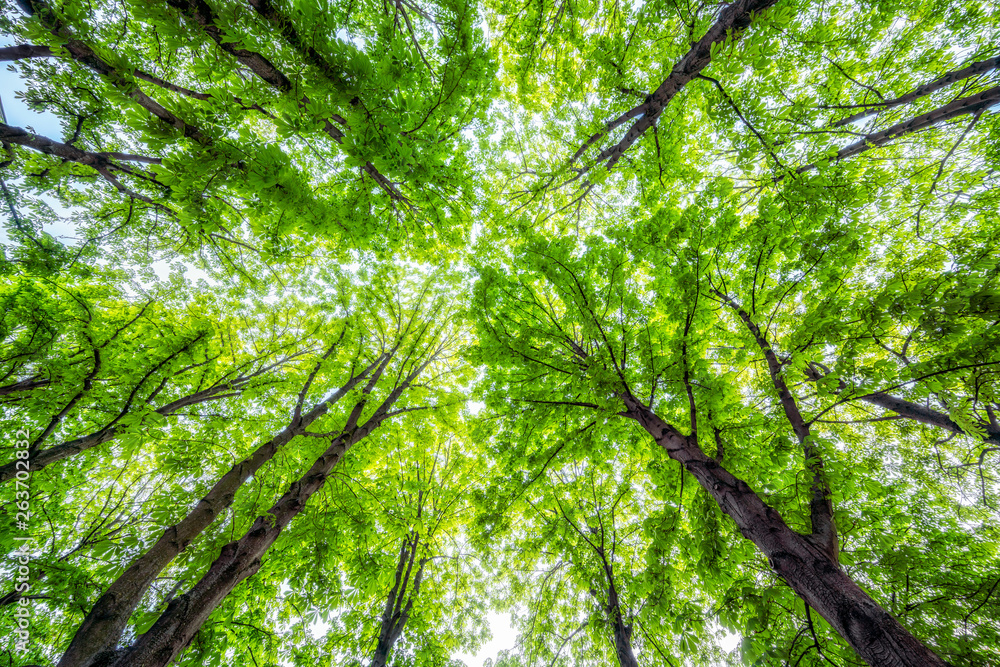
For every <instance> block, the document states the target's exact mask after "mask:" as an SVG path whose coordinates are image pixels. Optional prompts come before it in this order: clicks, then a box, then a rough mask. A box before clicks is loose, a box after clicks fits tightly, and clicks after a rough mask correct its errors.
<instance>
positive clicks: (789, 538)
mask: <svg viewBox="0 0 1000 667" xmlns="http://www.w3.org/2000/svg"><path fill="white" fill-rule="evenodd" d="M624 400H625V407H626V415H627V416H628V417H630V418H631V419H634V420H636V421H637V422H638V423H639V424H640V425H642V427H643V428H645V429H646V431H647V432H648V433H649V434H650V435H651V436H653V438H654V440H656V442H657V444H659V445H660V446H661V447H663V449H664V450H665V451H666V452H667V454H668V455H669V456H670V457H671V458H672V459H674V460H676V461H679V462H680V463H681V464H682V465H683V466H684V468H685V469H686V470H687V471H688V472H690V473H691V474H692V475H694V477H695V479H697V480H698V482H699V484H701V486H702V488H704V489H705V490H706V491H707V492H708V493H709V494H710V495H711V496H712V497H713V498H714V499H715V501H716V502H717V503H718V504H719V507H720V508H722V510H723V511H724V512H725V513H726V514H728V515H729V516H730V517H731V518H732V519H733V520H734V521H735V522H736V525H737V527H738V528H739V530H740V532H741V533H742V534H743V536H744V537H746V538H747V539H749V540H750V541H752V542H753V543H754V544H755V545H756V546H757V547H758V548H759V549H760V550H761V552H762V553H763V554H764V555H765V556H767V558H768V562H769V563H770V564H771V567H772V568H773V569H774V571H775V572H776V573H777V574H778V575H779V576H780V577H781V578H782V579H784V580H785V581H786V582H787V583H788V585H789V586H791V587H792V589H793V590H794V591H795V592H796V593H797V594H798V595H799V596H800V597H801V598H802V599H803V600H805V602H806V604H808V605H809V606H810V607H812V608H813V609H815V610H816V611H817V612H819V613H820V615H822V616H823V618H825V619H826V620H827V621H828V622H829V623H830V625H831V626H833V628H834V629H835V630H836V631H837V632H838V633H840V635H841V636H842V637H843V638H844V639H845V640H846V641H847V642H848V643H849V644H850V645H851V647H852V648H853V649H854V650H855V651H857V653H858V655H859V656H861V658H862V659H863V660H865V661H866V662H867V663H868V664H869V665H872V666H873V667H947V663H946V662H944V661H943V660H941V658H939V657H938V656H937V655H935V654H934V653H933V652H932V651H931V650H930V649H928V648H927V647H926V646H924V645H923V644H922V643H921V642H920V640H918V639H917V638H915V637H914V636H913V635H911V634H910V633H909V632H907V631H906V629H905V628H904V627H903V626H902V625H900V623H899V621H897V620H896V619H895V618H894V617H893V616H892V615H891V614H889V613H888V612H886V611H885V610H884V609H882V608H881V607H879V606H878V604H876V603H875V601H874V600H872V599H871V597H869V596H868V594H867V593H865V592H864V591H863V590H861V588H859V587H858V585H857V584H856V583H854V581H853V580H852V579H851V578H850V577H849V576H848V575H847V574H846V573H845V572H844V571H843V570H841V569H840V568H839V567H838V566H837V564H836V563H835V562H833V561H832V560H831V559H830V557H829V556H828V555H827V554H826V552H825V551H824V550H823V549H821V548H818V547H817V546H815V545H813V544H812V543H811V542H810V541H809V540H807V539H806V537H805V536H803V535H800V534H799V533H797V532H795V531H794V530H792V529H791V528H789V527H788V525H787V524H785V522H784V520H783V519H782V518H781V515H779V514H778V513H777V512H776V511H775V510H774V509H773V508H771V507H769V506H768V505H767V504H766V503H765V502H764V501H763V500H761V499H760V497H759V496H758V495H757V494H756V493H755V492H754V491H753V490H752V489H751V488H750V487H749V486H748V485H747V483H746V482H744V481H743V480H740V479H737V478H736V477H734V476H733V475H732V474H730V473H729V472H728V471H727V470H726V469H725V468H723V467H721V466H720V465H719V464H718V463H717V462H716V461H715V460H714V459H711V458H709V457H708V456H707V455H706V454H705V453H704V452H702V451H701V449H700V447H699V446H698V444H697V442H696V441H695V439H694V438H693V437H689V436H684V435H682V434H681V433H680V432H679V431H677V430H676V429H675V428H673V427H672V426H670V425H669V424H667V423H666V422H664V421H663V420H662V419H660V418H659V417H657V416H656V415H655V414H654V413H653V412H652V411H651V410H650V409H649V408H647V407H646V406H645V405H643V404H641V403H640V402H639V401H638V400H636V399H635V398H633V397H632V396H626V397H625V399H624Z"/></svg>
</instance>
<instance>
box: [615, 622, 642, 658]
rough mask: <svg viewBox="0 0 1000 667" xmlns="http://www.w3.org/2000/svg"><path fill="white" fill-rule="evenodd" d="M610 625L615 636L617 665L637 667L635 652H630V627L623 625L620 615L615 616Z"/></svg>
mask: <svg viewBox="0 0 1000 667" xmlns="http://www.w3.org/2000/svg"><path fill="white" fill-rule="evenodd" d="M611 625H612V630H613V631H614V635H615V655H617V656H618V664H619V665H621V667H639V663H638V662H636V659H635V652H634V651H632V626H631V625H625V622H624V621H623V620H622V616H621V613H618V614H617V616H616V618H615V619H614V620H613V622H612V624H611Z"/></svg>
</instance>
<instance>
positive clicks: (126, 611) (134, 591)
mask: <svg viewBox="0 0 1000 667" xmlns="http://www.w3.org/2000/svg"><path fill="white" fill-rule="evenodd" d="M383 360H384V359H383V358H379V360H377V361H376V362H375V363H373V364H371V365H370V366H368V368H366V369H364V370H363V371H362V372H361V373H359V374H358V375H355V376H354V377H352V378H351V380H350V381H349V382H348V383H346V384H345V385H344V386H343V387H341V388H340V389H338V390H337V391H336V392H334V393H333V394H331V395H330V396H328V397H326V398H325V399H324V400H323V401H321V402H320V403H318V404H317V405H316V406H315V407H314V408H313V409H312V410H310V411H309V412H308V413H306V414H305V415H302V417H301V419H298V420H293V422H292V423H291V424H290V425H289V426H288V427H287V428H285V429H284V430H283V431H281V433H279V434H278V435H276V436H275V437H274V438H272V439H271V440H268V441H267V442H265V443H264V444H262V445H261V446H260V447H258V448H257V449H256V450H255V451H254V452H253V454H251V455H250V456H249V457H247V458H246V459H244V460H243V461H240V462H239V463H237V464H236V465H235V466H233V467H232V468H231V469H230V470H229V472H227V473H226V474H225V475H223V476H222V478H221V479H220V480H219V481H218V482H216V484H215V486H213V487H212V489H211V490H210V491H209V492H208V494H207V495H205V497H204V498H202V499H201V500H200V501H199V502H198V504H197V505H196V506H195V508H194V509H193V510H191V511H190V512H189V513H188V515H187V516H186V517H184V519H183V520H182V521H181V522H180V523H177V524H175V525H173V526H170V527H169V528H167V529H166V530H165V531H164V532H163V535H162V536H161V537H160V539H159V540H158V541H157V542H156V544H154V545H153V546H152V547H151V548H150V549H149V551H147V552H146V553H145V554H143V555H142V556H141V557H140V558H139V559H138V560H137V561H135V562H134V563H133V564H132V565H131V566H130V567H129V569H128V570H126V571H125V572H124V573H123V574H122V575H121V576H120V577H118V579H116V580H115V582H114V583H113V584H111V586H109V587H108V589H107V590H106V591H105V592H104V594H103V595H101V597H100V598H99V599H98V600H97V602H96V603H95V604H94V606H93V607H92V608H91V610H90V613H89V614H88V615H87V617H86V619H84V621H83V624H82V625H81V626H80V628H79V629H78V630H77V632H76V635H75V636H74V637H73V641H72V642H71V643H70V645H69V648H68V649H66V653H65V654H64V655H63V657H62V659H61V660H60V661H59V663H58V667H86V666H88V665H92V664H95V662H99V658H100V656H102V655H107V654H108V652H110V651H112V650H113V649H114V647H115V645H116V644H117V642H118V640H119V638H120V637H121V634H122V631H123V630H124V629H125V626H126V625H127V624H128V619H129V617H130V616H131V615H132V612H133V611H135V609H136V607H138V605H139V602H140V601H141V599H142V596H143V595H144V594H145V592H146V590H147V589H148V588H149V586H150V585H151V584H152V583H153V580H154V579H156V577H157V575H159V573H160V572H161V571H162V570H163V568H165V567H166V566H167V565H168V564H169V563H170V562H171V561H172V560H173V559H174V558H175V557H176V556H177V555H178V554H179V553H181V552H182V551H183V550H184V549H185V548H187V546H188V545H189V544H190V543H191V542H192V541H193V540H194V539H195V538H196V537H197V536H198V535H200V534H201V533H202V531H204V530H205V529H206V528H207V527H208V526H210V525H211V524H212V523H213V522H214V521H215V519H216V518H218V516H219V515H220V514H222V512H223V511H224V510H225V509H226V508H227V507H229V505H231V504H232V502H233V500H234V499H235V497H236V492H237V491H238V490H239V488H240V487H241V486H242V485H243V483H244V482H245V481H246V480H247V479H248V478H249V477H250V476H251V475H254V474H255V473H256V472H257V471H258V470H260V468H261V467H262V466H263V465H264V464H265V463H267V462H268V461H270V460H271V459H272V458H273V457H274V455H275V454H276V453H277V452H278V450H279V449H280V448H281V447H282V446H283V445H285V444H286V443H287V442H289V441H290V440H291V439H292V438H294V437H295V436H297V435H299V434H300V433H302V432H303V431H305V430H306V428H308V427H309V425H310V424H312V423H313V422H315V421H316V420H317V419H318V418H320V417H321V416H323V415H324V414H326V413H327V412H328V410H329V408H330V406H331V405H333V404H334V403H336V402H337V401H338V400H339V399H340V398H342V397H343V396H344V395H345V394H347V393H348V392H349V391H350V390H351V389H353V388H354V387H355V386H356V385H357V384H358V383H359V382H360V381H361V380H363V379H364V378H365V377H366V376H367V375H368V374H369V373H370V372H371V371H372V370H373V368H374V367H375V365H376V363H379V362H382V361H383ZM230 546H231V545H230Z"/></svg>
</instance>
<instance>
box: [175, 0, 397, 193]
mask: <svg viewBox="0 0 1000 667" xmlns="http://www.w3.org/2000/svg"><path fill="white" fill-rule="evenodd" d="M167 4H169V5H170V6H171V7H173V8H175V9H177V10H178V11H180V12H181V13H182V14H183V15H184V16H186V17H187V18H188V19H190V20H191V21H193V22H194V23H196V24H198V25H199V26H201V28H202V30H204V31H205V33H206V34H207V35H208V36H209V37H211V38H212V40H213V41H214V42H215V43H216V44H218V45H219V48H221V49H222V50H223V51H225V52H226V53H228V54H230V55H231V56H233V57H234V58H236V60H238V61H239V62H240V64H242V65H244V66H245V67H247V68H248V69H249V70H250V71H251V72H253V73H254V74H256V75H257V76H258V77H260V78H261V79H262V80H263V81H265V82H267V83H268V84H270V85H271V86H272V87H274V88H275V89H277V90H279V91H281V92H282V93H290V92H292V89H293V86H292V82H291V81H290V80H289V79H288V77H287V76H285V75H284V73H283V72H281V71H280V70H279V69H278V68H277V67H276V66H275V65H274V63H272V62H271V61H270V60H268V59H267V58H265V57H264V56H263V55H261V54H259V53H256V52H254V51H249V50H247V49H244V48H241V47H240V46H239V43H238V42H232V41H226V35H225V33H224V32H223V31H222V30H221V29H220V28H219V26H218V25H216V17H215V12H213V11H212V8H211V7H210V6H209V5H208V4H207V3H205V2H204V0H167ZM261 6H262V7H263V6H264V5H261ZM255 8H256V6H255ZM258 11H261V10H259V9H258ZM264 16H265V18H267V15H266V14H264ZM317 57H318V55H317ZM308 104H309V98H308V97H307V96H305V95H303V96H302V97H301V98H300V99H299V108H300V109H303V110H305V109H306V105H308ZM322 121H323V131H324V132H326V133H327V134H328V135H329V136H330V137H331V138H332V139H333V140H334V141H336V142H337V143H343V139H344V133H343V132H341V131H340V130H339V129H338V128H337V127H336V126H335V125H334V124H333V123H332V122H331V119H330V118H323V119H322ZM362 168H363V169H364V171H365V173H367V174H368V175H369V176H370V177H371V178H372V179H373V180H374V181H375V182H376V183H377V184H378V186H379V187H380V188H382V189H383V190H384V191H385V192H386V194H388V195H389V197H390V198H392V200H393V201H398V202H401V203H408V199H407V198H406V197H405V196H404V195H403V193H402V192H400V191H399V188H397V187H396V185H395V184H394V183H393V182H392V181H390V180H389V179H388V178H386V177H385V175H383V174H382V173H381V172H379V171H378V169H376V167H375V165H373V164H372V163H371V162H366V163H365V164H364V166H363V167H362Z"/></svg>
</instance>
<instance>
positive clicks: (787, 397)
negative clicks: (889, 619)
mask: <svg viewBox="0 0 1000 667" xmlns="http://www.w3.org/2000/svg"><path fill="white" fill-rule="evenodd" d="M714 292H715V294H716V296H718V297H719V298H720V299H722V300H723V301H725V302H726V303H727V304H728V305H729V306H730V307H731V308H732V309H733V310H734V311H735V312H736V314H737V315H739V317H740V319H741V320H742V321H743V323H744V325H746V327H747V329H748V330H749V331H750V333H751V334H752V335H753V337H754V340H755V341H756V342H757V347H759V348H760V350H761V352H763V353H764V360H765V361H766V362H767V370H768V374H769V375H770V376H771V383H772V384H773V385H774V389H775V391H777V392H778V399H779V400H780V402H781V407H782V410H784V412H785V418H786V419H787V420H788V423H789V424H791V426H792V430H793V431H794V432H795V436H796V437H797V438H798V441H799V446H801V447H802V455H803V456H804V457H805V460H806V467H807V469H808V470H809V472H810V473H811V474H812V480H811V482H810V498H809V519H810V524H811V527H812V534H811V535H810V536H809V538H810V540H811V541H812V542H813V543H814V544H817V545H818V546H820V547H821V548H823V549H825V550H826V552H827V554H828V555H829V556H830V559H831V560H832V561H833V562H835V563H836V562H839V552H840V540H839V538H838V536H837V526H836V524H835V523H834V520H833V500H832V495H833V494H832V493H831V491H830V485H829V483H828V482H827V481H826V475H825V473H824V471H823V459H822V458H821V457H820V455H819V453H818V452H817V451H816V448H815V447H814V446H813V444H812V439H811V437H810V435H811V433H810V430H811V428H810V423H809V422H807V421H806V420H805V418H803V416H802V413H801V412H800V411H799V406H798V403H797V402H796V401H795V397H794V396H792V392H791V390H790V389H789V388H788V383H787V382H785V378H784V377H783V375H782V363H781V362H780V361H778V355H777V354H775V352H774V349H773V348H772V347H771V344H770V343H769V342H768V341H767V336H766V335H765V333H764V332H763V331H761V330H760V327H758V326H757V324H756V323H755V322H754V321H753V319H752V318H751V317H750V314H749V313H748V312H747V311H745V310H744V309H743V308H742V307H741V306H740V304H738V303H737V302H736V301H734V300H733V299H731V298H730V297H729V296H727V295H725V294H723V293H722V292H720V291H718V290H714Z"/></svg>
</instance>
